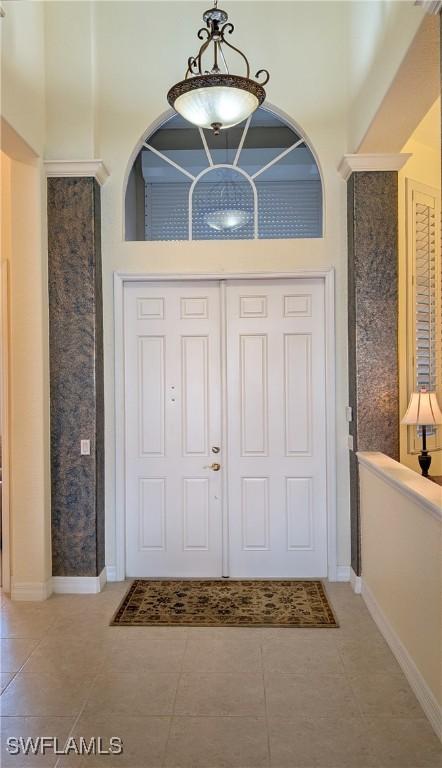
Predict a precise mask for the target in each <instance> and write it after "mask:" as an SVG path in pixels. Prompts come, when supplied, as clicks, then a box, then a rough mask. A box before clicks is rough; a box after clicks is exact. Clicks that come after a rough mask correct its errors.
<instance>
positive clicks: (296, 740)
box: [268, 718, 379, 768]
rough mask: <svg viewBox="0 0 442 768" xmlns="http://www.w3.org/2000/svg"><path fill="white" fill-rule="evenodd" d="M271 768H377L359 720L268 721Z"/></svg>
mask: <svg viewBox="0 0 442 768" xmlns="http://www.w3.org/2000/svg"><path fill="white" fill-rule="evenodd" d="M268 727H269V734H270V758H271V765H272V766H274V768H377V766H378V765H379V763H378V759H377V756H376V754H375V752H374V749H373V747H372V745H371V742H370V739H369V737H368V736H367V733H366V727H365V723H364V721H363V720H362V718H339V719H337V718H326V719H321V718H312V719H297V720H269V726H268Z"/></svg>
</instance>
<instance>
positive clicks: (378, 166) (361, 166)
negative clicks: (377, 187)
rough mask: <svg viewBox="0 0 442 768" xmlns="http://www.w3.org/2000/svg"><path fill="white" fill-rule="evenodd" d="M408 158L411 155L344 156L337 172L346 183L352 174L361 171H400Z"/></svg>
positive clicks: (405, 153) (374, 154) (373, 154)
mask: <svg viewBox="0 0 442 768" xmlns="http://www.w3.org/2000/svg"><path fill="white" fill-rule="evenodd" d="M410 157H411V154H409V153H407V152H401V153H399V154H397V155H390V154H383V153H370V154H365V155H364V154H360V155H344V157H343V158H342V160H341V162H340V163H339V165H338V171H339V173H340V174H341V176H342V178H343V179H344V181H348V179H349V178H350V176H351V174H352V173H360V172H362V171H400V169H401V168H402V167H403V166H404V165H405V163H406V162H407V160H409V159H410Z"/></svg>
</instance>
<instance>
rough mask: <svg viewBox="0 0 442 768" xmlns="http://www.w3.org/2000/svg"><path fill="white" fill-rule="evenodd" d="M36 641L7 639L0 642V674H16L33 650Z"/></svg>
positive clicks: (15, 638)
mask: <svg viewBox="0 0 442 768" xmlns="http://www.w3.org/2000/svg"><path fill="white" fill-rule="evenodd" d="M37 643H38V640H32V639H23V638H18V637H14V638H9V639H7V640H6V639H4V640H0V669H1V671H2V672H14V673H15V672H18V670H19V669H20V668H21V667H22V666H23V664H24V663H25V661H26V659H27V658H28V656H29V655H30V654H31V652H32V651H33V650H34V648H35V646H36V645H37Z"/></svg>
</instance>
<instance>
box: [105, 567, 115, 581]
mask: <svg viewBox="0 0 442 768" xmlns="http://www.w3.org/2000/svg"><path fill="white" fill-rule="evenodd" d="M106 578H107V581H118V579H117V567H116V566H115V565H106Z"/></svg>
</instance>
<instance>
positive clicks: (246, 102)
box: [173, 85, 260, 128]
mask: <svg viewBox="0 0 442 768" xmlns="http://www.w3.org/2000/svg"><path fill="white" fill-rule="evenodd" d="M259 103H260V102H259V99H258V98H257V96H256V95H255V94H254V93H251V92H250V91H246V90H243V89H242V88H233V87H231V86H230V87H229V86H223V85H220V86H211V87H209V88H197V89H194V90H189V91H188V92H187V93H183V94H181V96H178V98H177V99H176V100H175V102H174V104H173V107H174V109H176V111H177V112H178V113H179V114H180V115H181V116H182V117H184V119H185V120H188V121H189V123H192V124H193V125H197V126H198V127H199V128H212V127H213V126H214V125H219V127H220V128H231V127H232V126H233V125H238V123H242V121H243V120H246V118H248V117H249V115H251V114H252V112H254V111H255V109H257V108H258V107H259Z"/></svg>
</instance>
